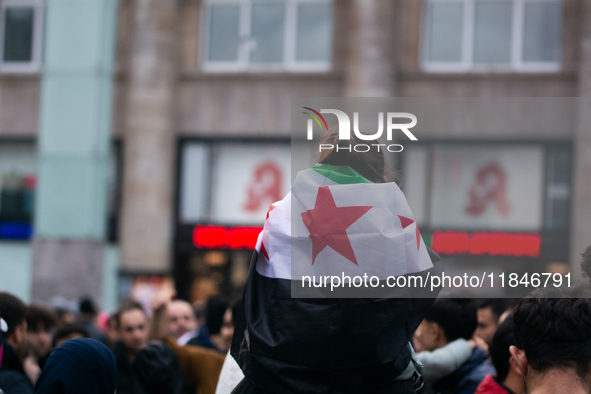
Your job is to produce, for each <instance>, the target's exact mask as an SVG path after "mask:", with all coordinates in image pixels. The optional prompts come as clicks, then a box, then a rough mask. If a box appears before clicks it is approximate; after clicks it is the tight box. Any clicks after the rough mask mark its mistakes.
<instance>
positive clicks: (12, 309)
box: [0, 292, 27, 337]
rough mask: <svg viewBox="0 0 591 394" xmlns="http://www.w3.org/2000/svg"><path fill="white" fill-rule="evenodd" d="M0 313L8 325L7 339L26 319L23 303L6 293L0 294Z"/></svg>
mask: <svg viewBox="0 0 591 394" xmlns="http://www.w3.org/2000/svg"><path fill="white" fill-rule="evenodd" d="M0 311H2V318H3V319H4V321H6V324H7V325H8V331H7V332H6V336H7V337H9V336H10V335H11V334H12V333H13V332H14V329H15V328H16V326H18V325H22V324H23V323H24V322H25V320H26V317H27V306H26V305H25V303H24V302H22V301H21V300H20V298H18V297H15V296H13V295H12V294H10V293H7V292H0Z"/></svg>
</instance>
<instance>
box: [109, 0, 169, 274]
mask: <svg viewBox="0 0 591 394" xmlns="http://www.w3.org/2000/svg"><path fill="white" fill-rule="evenodd" d="M177 7H178V1H176V0H135V4H134V27H133V32H132V37H133V38H132V44H131V46H130V50H131V52H130V57H131V58H130V61H129V64H130V66H129V67H130V68H129V70H127V71H128V72H127V75H128V85H127V105H126V115H125V130H124V143H123V147H124V157H123V165H124V170H123V196H122V197H123V201H122V211H121V227H120V235H121V237H120V241H121V244H120V246H121V268H122V270H125V271H131V272H133V271H135V272H138V271H142V272H146V271H151V272H164V271H168V270H170V268H171V257H172V248H171V245H172V238H173V212H174V206H175V204H174V185H175V182H174V180H175V172H174V169H175V166H174V164H175V150H176V149H175V145H176V140H175V122H174V93H175V87H176V82H177V77H178V74H177V73H178V71H177V64H178V54H177V41H178V40H177V25H178V24H177V17H178V16H177V12H178V10H177Z"/></svg>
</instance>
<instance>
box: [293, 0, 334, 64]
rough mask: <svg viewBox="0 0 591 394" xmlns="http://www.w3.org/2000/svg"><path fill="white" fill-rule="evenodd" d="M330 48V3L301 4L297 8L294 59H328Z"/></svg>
mask: <svg viewBox="0 0 591 394" xmlns="http://www.w3.org/2000/svg"><path fill="white" fill-rule="evenodd" d="M331 48H332V7H331V4H330V3H318V4H314V3H310V4H306V3H304V4H301V5H300V6H299V8H298V31H297V49H296V60H300V61H325V62H326V61H329V60H330V58H331Z"/></svg>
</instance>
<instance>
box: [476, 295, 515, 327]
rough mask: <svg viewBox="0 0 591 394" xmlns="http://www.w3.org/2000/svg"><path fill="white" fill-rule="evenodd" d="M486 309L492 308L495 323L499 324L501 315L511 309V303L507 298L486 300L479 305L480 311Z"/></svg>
mask: <svg viewBox="0 0 591 394" xmlns="http://www.w3.org/2000/svg"><path fill="white" fill-rule="evenodd" d="M486 308H490V310H491V311H492V313H493V315H494V317H495V321H496V322H498V321H499V318H500V317H501V315H502V314H503V313H505V311H506V310H507V309H509V301H508V300H507V299H505V298H485V299H484V300H482V301H481V302H480V304H479V305H478V309H486Z"/></svg>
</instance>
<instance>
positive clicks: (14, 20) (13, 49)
mask: <svg viewBox="0 0 591 394" xmlns="http://www.w3.org/2000/svg"><path fill="white" fill-rule="evenodd" d="M33 14H34V11H33V8H20V7H18V8H17V7H15V8H7V9H6V19H5V30H4V55H3V59H4V61H5V62H30V61H31V60H32V58H33V54H32V47H33Z"/></svg>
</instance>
